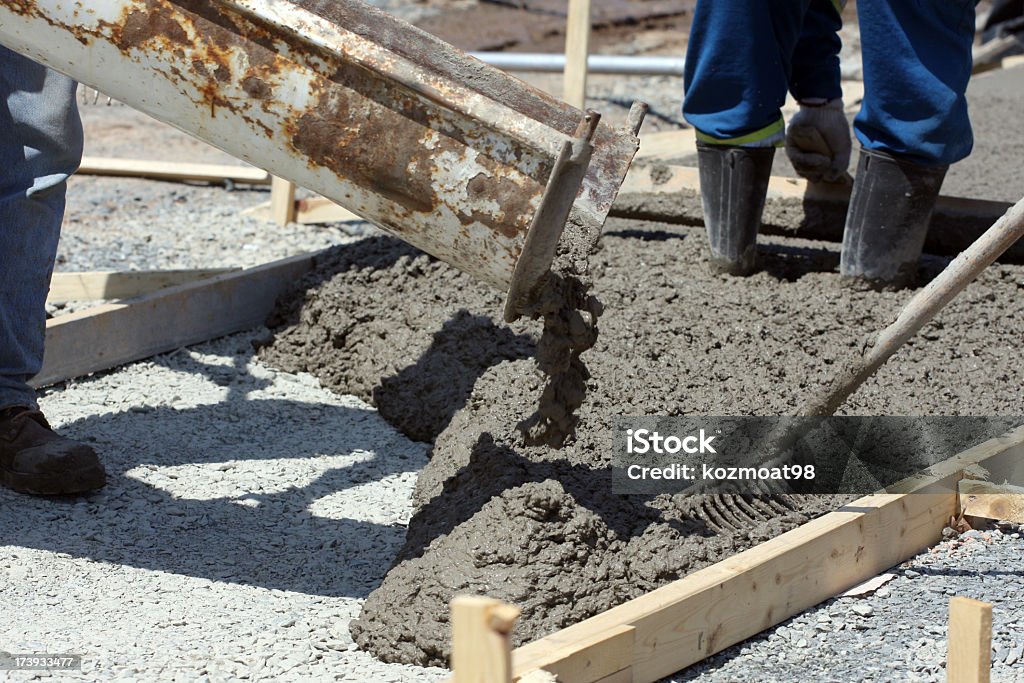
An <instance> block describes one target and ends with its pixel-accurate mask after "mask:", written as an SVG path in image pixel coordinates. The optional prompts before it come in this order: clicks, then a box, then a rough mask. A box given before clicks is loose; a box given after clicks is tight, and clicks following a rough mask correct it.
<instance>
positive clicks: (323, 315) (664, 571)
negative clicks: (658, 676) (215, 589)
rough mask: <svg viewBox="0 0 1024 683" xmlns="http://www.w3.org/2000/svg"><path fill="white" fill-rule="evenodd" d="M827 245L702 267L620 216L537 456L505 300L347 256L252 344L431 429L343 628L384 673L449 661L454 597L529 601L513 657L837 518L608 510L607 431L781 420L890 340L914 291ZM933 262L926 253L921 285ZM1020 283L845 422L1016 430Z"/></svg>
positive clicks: (899, 372)
mask: <svg viewBox="0 0 1024 683" xmlns="http://www.w3.org/2000/svg"><path fill="white" fill-rule="evenodd" d="M835 248H836V245H833V244H827V243H816V242H807V241H803V240H795V239H789V238H765V239H764V240H763V245H762V247H761V258H762V262H763V265H764V269H763V270H762V271H761V272H759V273H757V274H756V275H754V276H752V277H750V278H745V279H734V278H729V277H727V276H719V275H713V274H711V272H710V270H709V269H708V267H707V263H706V261H705V256H704V240H703V236H702V234H701V230H700V229H699V228H698V229H688V228H684V227H679V226H667V225H663V224H645V223H640V222H636V221H633V222H629V221H623V220H617V219H613V220H612V221H610V222H609V225H608V226H607V229H606V232H605V235H604V237H603V238H602V241H601V249H600V251H599V252H598V253H597V254H595V255H594V256H593V257H592V258H591V272H592V276H593V279H594V289H593V293H594V294H595V295H596V296H597V297H598V298H599V299H600V300H601V301H602V302H603V303H604V306H605V311H604V314H603V315H602V317H601V318H600V324H601V333H600V335H599V336H598V339H597V341H596V344H595V346H594V348H592V349H591V350H589V351H588V352H586V353H585V354H583V355H582V359H583V361H584V362H585V363H586V366H587V368H588V372H589V373H590V375H591V377H590V379H588V380H587V382H586V384H587V390H588V394H587V397H586V399H585V400H584V401H583V404H582V406H581V407H580V410H579V423H578V425H577V427H576V433H575V436H574V437H572V438H571V439H570V440H569V441H568V442H567V444H566V446H565V447H564V448H562V449H552V448H548V447H545V446H528V445H527V444H526V443H525V441H524V438H523V435H522V433H521V431H520V429H519V423H520V422H521V421H522V420H523V419H526V418H527V417H528V416H530V415H531V414H532V413H533V411H534V410H536V406H537V401H538V397H539V396H540V395H541V394H542V392H543V388H544V384H545V378H544V376H543V374H542V373H540V372H539V370H538V368H537V365H536V363H535V362H534V360H533V359H532V358H531V357H530V354H531V353H532V352H533V351H534V349H535V345H536V340H537V339H538V337H539V333H540V324H539V323H537V322H521V323H516V324H514V325H512V326H504V325H502V324H500V323H499V322H498V320H499V316H500V308H501V300H500V299H501V297H500V295H499V294H497V293H495V292H492V291H490V290H489V289H487V288H486V287H484V286H483V285H479V284H477V283H475V282H473V281H471V280H470V279H469V278H468V277H467V276H465V275H462V274H461V273H459V272H457V271H455V270H454V269H452V268H450V267H448V266H445V265H443V264H440V263H438V262H436V261H434V260H432V259H430V258H428V257H426V256H423V255H417V254H416V253H415V252H414V251H412V250H411V249H409V248H408V247H406V246H404V245H402V244H400V243H398V242H395V241H393V240H390V239H388V238H375V239H372V240H368V241H367V242H365V243H363V244H361V245H359V246H357V247H354V248H351V247H350V248H346V249H344V250H339V251H338V252H337V253H336V255H335V256H334V257H333V258H332V259H329V260H328V261H327V262H325V263H324V264H323V266H322V268H321V270H320V271H319V274H318V275H317V276H316V277H317V278H319V280H320V281H319V282H318V281H317V280H316V279H314V280H310V281H309V282H308V283H306V285H307V286H308V288H307V289H305V290H304V292H302V293H300V294H299V295H298V296H297V297H295V298H294V299H293V300H292V301H291V302H289V303H288V304H287V305H286V306H285V307H284V308H283V309H282V315H281V318H280V319H279V320H278V322H279V323H289V324H287V325H286V326H284V327H282V328H281V329H280V330H279V331H278V334H277V339H276V341H275V343H274V344H273V345H272V346H271V347H269V348H268V349H265V350H264V355H265V357H266V358H267V360H269V361H270V362H271V363H273V364H274V365H276V366H279V367H282V368H284V369H288V370H307V371H310V372H313V373H314V374H316V375H318V376H319V377H321V378H322V379H323V381H324V382H325V383H327V384H328V385H329V386H331V387H332V388H335V389H337V390H339V391H348V392H353V393H356V394H358V395H361V396H363V397H364V398H367V399H368V400H371V401H372V402H373V403H374V404H375V405H376V406H378V408H379V409H380V411H381V414H382V415H384V416H385V417H386V418H387V419H389V420H391V421H393V422H394V423H395V424H396V425H397V426H398V427H399V428H400V429H402V430H403V431H405V432H406V433H408V434H411V435H413V436H415V438H419V439H424V440H429V439H430V438H431V437H433V436H435V435H436V440H435V446H434V450H433V455H432V460H431V462H430V464H429V465H428V466H427V468H426V469H425V470H424V471H423V472H422V473H421V475H420V478H419V482H418V485H417V489H416V494H415V502H416V504H417V506H418V508H419V511H418V513H417V514H416V516H415V517H414V518H413V520H412V522H411V523H410V526H409V531H408V534H407V539H406V543H405V546H404V548H403V550H402V551H401V553H400V554H399V556H398V557H397V558H396V561H395V565H394V567H393V568H392V570H391V572H390V573H389V575H388V576H387V578H386V579H385V580H384V582H383V583H382V585H381V586H380V587H379V588H378V589H377V590H376V591H375V592H374V593H373V594H372V595H371V596H370V598H369V600H368V601H367V603H366V605H365V607H364V610H363V613H362V615H361V617H360V619H359V620H358V621H357V622H356V623H355V624H354V626H353V633H354V635H355V637H356V639H357V642H358V643H359V644H360V645H361V646H362V647H364V648H366V649H369V650H370V651H371V652H373V653H374V654H376V655H378V656H379V657H381V658H383V659H385V660H389V661H405V662H413V663H418V664H427V663H435V664H443V663H444V661H445V653H446V648H447V644H448V640H449V633H448V629H447V602H448V600H449V599H450V598H451V596H452V595H454V594H456V593H466V592H469V593H486V594H488V595H492V596H495V597H499V598H503V599H506V600H510V601H512V602H515V603H516V604H518V605H520V606H521V607H522V608H523V612H524V615H523V618H522V620H521V621H520V624H519V625H518V626H517V629H516V634H517V635H516V637H517V639H519V640H520V641H523V640H527V639H532V638H535V637H537V636H540V635H543V634H545V633H549V632H551V631H553V630H555V629H557V628H560V627H563V626H565V625H567V624H570V623H573V622H576V621H579V620H581V619H583V618H585V617H587V616H590V615H592V614H595V613H597V612H600V611H602V610H605V609H607V608H609V607H611V606H613V605H615V604H617V603H619V602H621V601H623V600H626V599H628V598H631V597H635V596H637V595H640V594H642V593H644V592H647V591H649V590H651V589H653V588H654V587H656V586H658V585H662V584H664V583H666V582H668V581H671V580H673V579H676V578H678V577H680V576H683V575H685V574H687V573H688V572H690V571H693V570H695V569H697V568H700V567H703V566H706V565H708V564H711V563H713V562H715V561H718V560H720V559H722V558H724V557H727V556H729V555H731V554H733V553H735V552H737V551H739V550H741V549H744V548H747V547H750V546H752V545H754V544H756V543H758V542H761V541H763V540H765V539H767V538H769V537H771V536H773V535H775V534H777V533H780V532H781V531H784V530H786V529H789V528H792V527H794V526H796V525H798V524H800V523H802V522H803V521H806V520H807V519H808V518H810V517H812V516H815V515H817V514H820V513H822V512H825V511H827V510H829V509H832V508H833V507H834V506H835V505H836V504H837V503H838V501H837V500H833V499H831V498H829V497H826V498H788V499H780V500H774V501H770V502H768V501H761V500H754V499H747V500H741V499H735V498H733V499H715V500H711V499H705V498H698V497H695V496H689V497H687V496H676V497H667V496H663V497H658V498H651V499H644V498H633V497H621V496H614V495H612V494H611V492H610V481H609V473H608V469H607V468H608V465H609V461H610V452H611V448H610V442H609V439H610V438H611V431H610V430H611V425H612V420H614V419H615V418H616V417H618V416H622V415H648V414H667V415H673V414H763V415H772V414H786V413H790V412H792V411H793V410H794V409H796V408H797V407H798V406H799V404H800V403H801V402H802V400H804V399H805V398H806V397H807V396H808V395H809V394H810V393H811V392H812V391H813V390H814V389H816V388H818V387H820V386H822V385H823V384H825V383H826V382H827V381H828V380H829V379H831V378H832V377H833V376H834V374H835V373H837V372H838V371H839V370H838V369H839V368H840V367H842V365H843V363H844V362H846V361H848V360H849V359H851V358H853V357H855V356H856V355H857V354H859V353H860V351H861V349H862V348H863V346H864V344H866V343H867V342H868V341H869V340H870V339H871V338H873V336H874V334H875V333H876V332H877V330H879V329H881V328H882V327H883V326H884V325H886V324H887V323H889V322H890V321H891V319H892V318H893V317H894V316H895V314H896V313H897V312H898V310H899V309H900V308H901V307H902V305H903V303H904V302H905V300H906V298H907V297H908V296H909V293H908V292H903V293H897V292H883V293H876V292H860V291H850V290H847V289H845V288H843V287H842V286H840V283H839V280H838V276H837V275H836V273H835V270H836V266H837V263H838V253H837V252H836V251H835ZM943 265H944V263H943V262H942V261H941V260H938V259H934V258H929V259H926V260H925V262H924V265H923V267H922V272H921V275H922V279H924V280H926V279H927V278H928V277H929V276H932V275H934V274H935V273H936V272H938V270H939V269H940V268H941V267H942V266H943ZM1022 289H1024V267H1020V266H1012V265H997V266H995V267H993V268H992V269H990V270H989V271H988V272H987V273H986V274H985V275H983V277H982V278H981V280H980V281H979V282H977V283H975V284H974V285H972V286H971V287H969V288H968V289H967V290H966V291H965V292H964V293H963V294H962V295H961V296H960V298H958V299H957V300H956V301H954V302H953V303H952V304H950V306H949V308H948V309H946V310H945V311H944V312H943V313H942V314H941V315H940V316H939V318H938V319H937V320H936V321H935V322H933V323H932V324H930V325H929V326H928V327H926V328H925V330H924V331H923V332H922V334H921V335H920V336H919V337H917V338H916V339H915V340H912V341H911V342H910V343H909V344H908V345H907V347H905V348H904V349H903V350H901V351H900V352H899V353H898V354H897V355H896V356H895V358H894V359H892V360H891V361H890V362H889V364H888V365H886V366H885V367H883V368H882V369H881V370H880V371H879V372H878V374H877V375H876V376H875V377H873V378H872V379H870V380H869V381H868V382H867V383H866V385H865V386H864V387H863V388H862V389H861V390H860V391H859V392H858V393H857V394H855V395H854V396H853V397H852V398H851V399H850V401H849V402H848V403H847V405H846V406H845V407H844V409H841V410H840V413H844V412H845V413H848V414H896V415H901V414H911V415H913V414H918V415H940V414H980V415H1015V414H1022V413H1024V397H1022V395H1021V393H1020V391H1019V387H1020V386H1021V385H1022V383H1024V366H1021V364H1020V362H1019V352H1018V351H1017V348H1016V347H1017V346H1018V343H1019V339H1020V338H1021V336H1022V334H1024V297H1022V296H1021V290H1022Z"/></svg>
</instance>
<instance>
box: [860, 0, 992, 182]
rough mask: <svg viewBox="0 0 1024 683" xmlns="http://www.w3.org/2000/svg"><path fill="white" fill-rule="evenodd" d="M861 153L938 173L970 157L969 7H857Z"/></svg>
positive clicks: (951, 3)
mask: <svg viewBox="0 0 1024 683" xmlns="http://www.w3.org/2000/svg"><path fill="white" fill-rule="evenodd" d="M857 14H858V17H859V19H860V35H861V47H862V50H863V58H864V102H863V103H862V105H861V109H860V113H859V114H858V115H857V118H856V120H855V121H854V130H855V132H856V134H857V139H858V140H859V141H860V143H861V144H862V145H863V146H864V147H866V148H867V149H873V150H879V151H883V152H888V153H890V154H896V155H898V156H901V157H905V158H908V159H910V160H912V161H915V162H917V163H919V164H922V165H926V166H945V165H948V164H952V163H954V162H956V161H959V160H961V159H963V158H964V157H966V156H967V155H968V154H970V152H971V147H972V145H973V142H974V139H973V137H972V135H971V122H970V119H969V118H968V115H967V98H966V91H967V83H968V81H969V80H970V78H971V44H972V41H973V40H974V21H975V0H918V1H917V2H905V1H904V0H861V1H860V2H858V3H857Z"/></svg>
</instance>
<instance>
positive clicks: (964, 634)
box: [946, 596, 992, 683]
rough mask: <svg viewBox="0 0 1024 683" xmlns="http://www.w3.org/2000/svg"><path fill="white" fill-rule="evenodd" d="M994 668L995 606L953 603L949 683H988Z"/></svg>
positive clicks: (965, 601)
mask: <svg viewBox="0 0 1024 683" xmlns="http://www.w3.org/2000/svg"><path fill="white" fill-rule="evenodd" d="M991 668H992V605H990V604H989V603H987V602H981V601H980V600H972V599H971V598H964V597H960V596H957V597H954V598H953V599H951V600H950V601H949V653H948V655H947V657H946V680H947V681H948V682H949V683H988V682H989V672H990V670H991Z"/></svg>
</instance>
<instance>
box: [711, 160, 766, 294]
mask: <svg viewBox="0 0 1024 683" xmlns="http://www.w3.org/2000/svg"><path fill="white" fill-rule="evenodd" d="M774 158H775V148H774V147H733V146H730V145H709V144H706V143H703V142H700V141H698V142H697V165H698V166H699V167H700V193H701V202H702V204H703V207H704V225H705V227H706V228H707V233H708V243H709V244H710V246H711V266H712V268H713V269H714V270H716V271H717V272H721V273H729V274H730V275H750V274H751V273H753V272H754V270H756V269H757V231H758V229H759V228H760V227H761V212H762V211H763V210H764V200H765V196H766V195H767V194H768V180H769V179H770V178H771V173H772V159H774Z"/></svg>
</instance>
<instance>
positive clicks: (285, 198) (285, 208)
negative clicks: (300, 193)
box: [270, 176, 295, 226]
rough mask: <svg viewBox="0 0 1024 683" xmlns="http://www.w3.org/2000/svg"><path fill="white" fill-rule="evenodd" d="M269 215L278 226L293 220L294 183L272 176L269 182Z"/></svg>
mask: <svg viewBox="0 0 1024 683" xmlns="http://www.w3.org/2000/svg"><path fill="white" fill-rule="evenodd" d="M270 217H271V219H272V220H273V221H274V222H275V223H277V224H278V225H280V226H285V225H288V224H289V223H291V222H292V221H294V220H295V184H294V183H292V182H291V181H288V180H285V179H284V178H278V177H277V176H274V179H273V180H272V181H271V183H270Z"/></svg>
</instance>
